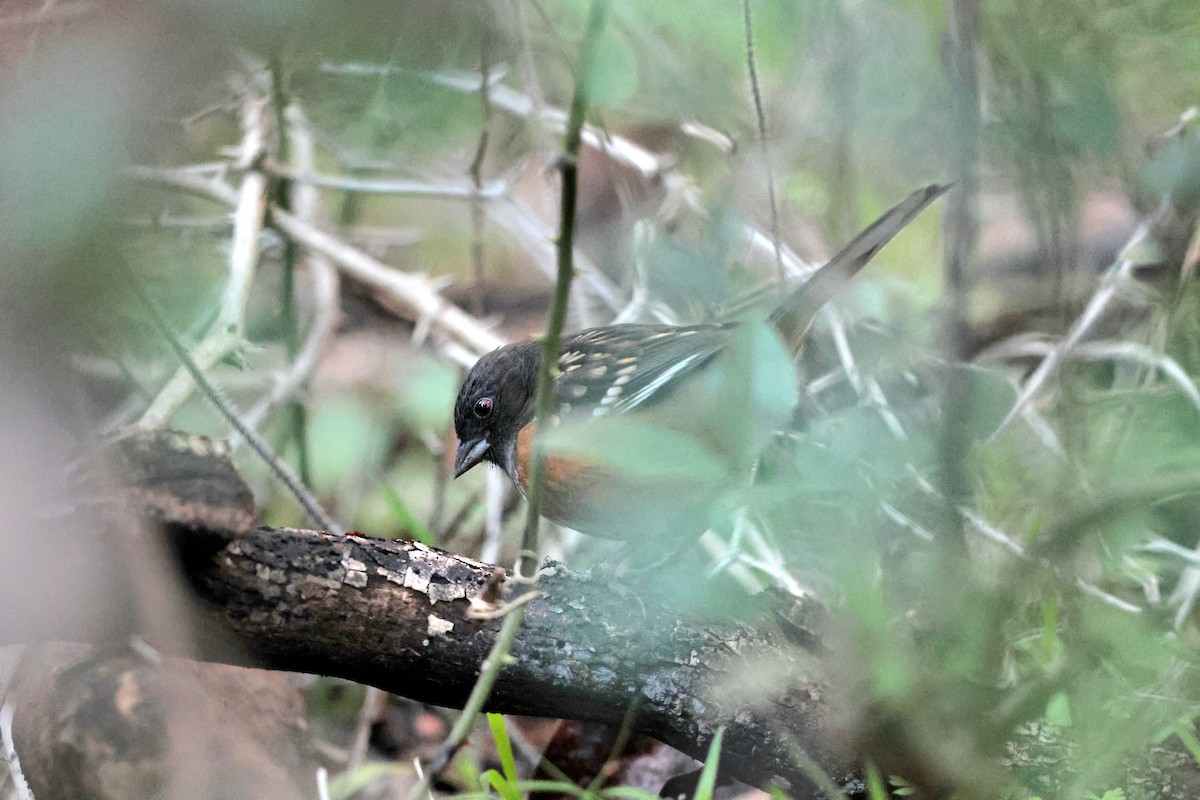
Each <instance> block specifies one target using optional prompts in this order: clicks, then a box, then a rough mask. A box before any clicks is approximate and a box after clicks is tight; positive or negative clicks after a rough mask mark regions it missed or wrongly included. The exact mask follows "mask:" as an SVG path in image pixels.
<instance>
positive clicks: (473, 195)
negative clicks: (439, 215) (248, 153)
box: [262, 161, 512, 202]
mask: <svg viewBox="0 0 1200 800" xmlns="http://www.w3.org/2000/svg"><path fill="white" fill-rule="evenodd" d="M262 168H263V171H264V172H266V173H267V174H268V175H271V176H272V177H276V178H284V179H286V180H289V181H295V182H297V183H305V184H311V185H312V186H320V187H322V188H325V189H337V190H339V191H343V192H362V193H365V194H390V195H395V196H398V197H413V198H418V199H423V200H467V201H471V202H474V201H475V200H476V199H483V200H498V199H500V198H502V197H504V196H505V195H507V194H508V191H509V189H511V188H512V181H511V180H510V179H504V180H497V181H492V182H491V183H488V184H483V185H475V184H473V183H472V184H470V185H467V184H463V185H455V184H453V183H426V182H424V181H410V180H399V179H397V180H367V179H365V178H351V177H347V176H344V175H326V174H324V173H321V172H317V171H316V170H315V169H313V168H312V167H300V166H295V167H292V166H288V165H286V164H278V163H275V162H274V161H266V162H264V163H263V165H262Z"/></svg>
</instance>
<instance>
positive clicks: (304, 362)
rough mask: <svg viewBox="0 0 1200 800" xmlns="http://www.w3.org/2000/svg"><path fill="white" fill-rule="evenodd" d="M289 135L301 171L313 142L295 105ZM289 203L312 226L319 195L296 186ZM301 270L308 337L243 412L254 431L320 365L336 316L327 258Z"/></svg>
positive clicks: (334, 281)
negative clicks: (308, 294) (308, 305)
mask: <svg viewBox="0 0 1200 800" xmlns="http://www.w3.org/2000/svg"><path fill="white" fill-rule="evenodd" d="M284 120H285V122H286V123H287V126H288V129H289V132H290V136H291V148H292V157H293V158H294V159H295V161H296V163H297V165H299V166H300V167H301V168H304V167H306V166H308V165H311V164H312V162H313V160H314V159H315V149H314V147H313V139H312V135H311V132H310V131H309V128H308V122H307V120H306V119H305V116H304V111H303V110H302V109H301V108H300V107H299V106H297V105H295V104H292V105H289V106H288V107H287V108H286V109H285V110H284ZM292 204H293V207H294V209H295V214H296V216H297V218H299V219H301V220H304V221H305V222H307V223H309V224H310V225H313V226H315V225H316V223H317V219H318V216H319V210H320V194H319V192H317V190H316V189H315V188H314V187H312V186H309V185H305V184H297V185H296V186H295V188H294V190H293V195H292ZM305 267H306V269H307V270H308V274H309V277H310V278H311V279H312V300H313V316H312V322H311V323H310V325H309V330H308V335H307V336H306V337H305V339H304V342H303V344H302V345H301V346H300V349H299V350H298V351H297V352H296V355H295V358H293V360H292V363H291V365H290V366H289V367H288V369H287V370H286V371H285V372H284V373H283V374H282V375H280V376H279V377H278V378H277V379H276V380H275V385H274V386H273V387H272V388H271V391H270V393H268V394H267V396H266V397H263V398H262V399H261V400H259V401H258V403H256V404H255V406H254V407H253V408H252V409H250V411H249V412H247V413H246V415H245V417H244V420H245V422H246V424H247V425H248V426H250V427H251V428H254V429H258V428H259V426H261V425H262V422H263V420H264V419H266V417H267V415H268V414H270V413H271V412H272V411H273V410H275V409H276V408H278V407H279V406H280V405H282V404H283V403H285V402H287V401H288V400H290V399H292V398H293V397H295V396H296V394H297V393H298V392H300V390H301V389H303V387H304V385H305V384H306V383H307V382H308V379H309V378H310V377H311V376H312V374H313V372H314V371H315V370H316V368H317V364H318V363H320V360H321V356H322V355H323V354H324V352H325V348H326V346H327V345H328V344H329V341H330V339H332V337H333V333H334V331H335V330H336V328H337V323H338V318H339V315H340V311H339V305H340V290H339V286H338V276H337V271H336V270H335V269H334V268H333V265H332V264H330V263H329V259H328V258H326V257H325V256H323V255H321V254H319V253H309V254H308V258H307V259H306V260H305Z"/></svg>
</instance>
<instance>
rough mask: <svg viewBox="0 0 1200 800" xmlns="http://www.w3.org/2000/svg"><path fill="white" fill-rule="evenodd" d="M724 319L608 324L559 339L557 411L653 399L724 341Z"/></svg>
mask: <svg viewBox="0 0 1200 800" xmlns="http://www.w3.org/2000/svg"><path fill="white" fill-rule="evenodd" d="M733 327H734V326H733V325H732V324H726V325H689V326H682V327H677V326H670V325H610V326H605V327H602V328H591V329H589V330H585V331H582V332H580V333H578V334H575V335H574V336H571V337H569V338H568V339H567V340H565V341H564V342H563V347H562V355H560V356H559V359H558V368H559V371H560V372H561V373H562V374H561V376H560V377H559V379H558V382H557V390H556V392H555V400H556V403H557V405H558V410H559V413H560V414H561V413H572V414H583V413H588V414H591V415H592V416H603V415H605V414H609V413H617V412H625V411H629V410H631V409H634V408H637V407H639V406H643V405H646V404H649V403H653V402H655V401H657V400H659V399H661V398H663V397H665V396H666V395H667V394H669V393H670V391H671V389H672V388H673V387H675V386H677V385H678V382H679V381H680V380H681V379H682V378H683V377H684V376H686V375H689V374H691V373H692V372H693V371H694V370H696V369H697V368H699V367H700V366H702V365H703V364H705V363H706V362H707V361H708V360H709V359H711V358H712V357H713V356H715V355H716V354H717V353H719V352H720V351H721V350H722V349H724V348H725V346H726V345H727V344H728V343H729V339H730V335H731V332H732V329H733Z"/></svg>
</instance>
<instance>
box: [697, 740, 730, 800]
mask: <svg viewBox="0 0 1200 800" xmlns="http://www.w3.org/2000/svg"><path fill="white" fill-rule="evenodd" d="M724 738H725V726H724V725H722V726H721V727H719V728H717V735H716V736H714V737H713V740H712V744H710V745H709V746H708V757H707V758H706V759H705V760H704V770H703V771H702V772H701V773H700V780H699V782H698V783H697V784H696V795H695V800H712V796H713V789H714V788H715V787H716V785H717V767H718V765H719V764H720V762H721V740H722V739H724Z"/></svg>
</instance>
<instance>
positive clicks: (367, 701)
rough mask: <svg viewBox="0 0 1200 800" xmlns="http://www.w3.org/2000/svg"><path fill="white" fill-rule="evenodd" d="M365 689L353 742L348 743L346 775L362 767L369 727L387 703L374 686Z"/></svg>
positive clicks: (383, 695)
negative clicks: (348, 752) (348, 753)
mask: <svg viewBox="0 0 1200 800" xmlns="http://www.w3.org/2000/svg"><path fill="white" fill-rule="evenodd" d="M366 689H367V691H366V692H364V693H363V701H362V706H361V707H360V708H359V709H358V719H357V720H355V722H354V740H353V741H352V742H351V743H350V755H349V757H347V759H346V774H347V775H353V774H354V773H355V772H357V771H358V768H359V767H361V766H362V765H363V761H364V760H365V759H366V757H367V747H368V745H370V743H371V726H372V725H374V724H375V720H377V719H379V717H380V715H381V712H382V711H383V705H384V704H385V703H386V702H387V697H388V693H387V692H385V691H383V690H382V689H379V688H376V687H374V686H368V687H366Z"/></svg>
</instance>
